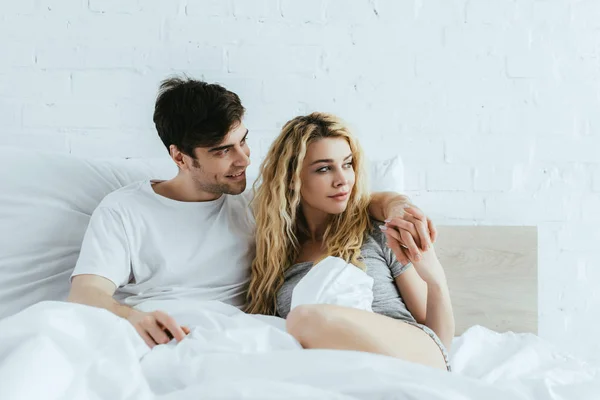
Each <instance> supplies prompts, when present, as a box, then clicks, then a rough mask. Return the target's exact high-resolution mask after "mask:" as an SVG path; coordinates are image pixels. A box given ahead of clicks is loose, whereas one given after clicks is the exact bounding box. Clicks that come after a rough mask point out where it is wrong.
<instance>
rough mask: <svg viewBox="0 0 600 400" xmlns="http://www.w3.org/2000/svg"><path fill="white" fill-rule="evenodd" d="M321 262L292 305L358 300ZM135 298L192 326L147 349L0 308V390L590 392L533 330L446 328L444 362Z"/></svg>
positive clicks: (97, 320) (109, 325)
mask: <svg viewBox="0 0 600 400" xmlns="http://www.w3.org/2000/svg"><path fill="white" fill-rule="evenodd" d="M338 260H339V259H338ZM326 262H327V263H328V264H327V265H325V266H326V267H327V268H321V266H323V265H324V264H319V265H318V266H319V268H317V266H315V267H314V268H313V270H312V271H311V272H310V273H309V274H307V277H306V280H305V281H304V283H303V284H302V285H300V284H299V286H298V288H299V289H298V292H296V291H295V292H294V294H293V297H294V300H293V302H294V305H298V304H305V303H318V302H330V303H337V304H344V305H345V303H348V304H347V305H348V306H353V307H357V308H361V307H362V308H365V307H366V308H369V307H370V306H369V304H370V303H369V302H368V298H369V296H370V294H369V291H370V290H371V289H370V288H371V284H372V282H370V281H368V280H365V279H364V277H366V276H367V275H366V274H364V273H360V274H357V273H356V271H358V270H357V269H356V268H355V267H351V268H346V265H345V264H344V263H341V264H340V263H339V262H337V261H336V260H335V259H326ZM333 275H335V277H334V278H335V279H333V278H332V276H333ZM365 299H367V300H365ZM139 308H141V309H143V310H147V311H150V310H157V309H160V310H163V311H166V312H168V313H169V314H170V315H172V316H173V317H174V318H175V319H176V320H177V321H178V323H180V324H182V325H187V326H189V327H190V328H191V333H190V334H189V335H188V336H187V337H186V338H185V339H184V340H183V341H181V342H180V343H176V342H175V341H172V342H171V343H169V344H166V345H160V346H156V347H155V348H154V349H152V350H150V349H149V348H148V347H147V346H146V344H145V343H144V341H143V340H142V339H141V338H140V337H139V336H138V334H137V332H136V331H135V329H134V328H133V327H132V326H131V325H130V324H129V322H127V321H126V320H124V319H121V318H119V317H117V316H115V315H113V314H111V313H110V312H108V311H105V310H101V309H97V308H93V307H87V306H83V305H77V304H69V303H63V302H42V303H38V304H36V305H34V306H32V307H29V308H27V309H25V310H23V311H21V312H20V313H18V314H16V315H14V316H12V317H8V318H5V319H3V320H0V399H2V400H9V399H10V400H12V399H47V400H51V399H111V400H117V399H192V398H193V399H257V400H258V399H260V400H263V399H369V400H374V399H423V400H425V399H477V400H479V399H486V400H495V399H502V400H504V399H556V400H558V399H569V400H571V399H572V400H586V399H600V368H597V367H592V366H590V365H586V364H585V363H583V362H580V361H577V360H576V359H574V358H570V357H567V356H564V355H561V354H559V353H558V352H556V351H555V350H554V349H553V348H552V347H551V346H550V345H549V344H547V343H545V342H544V341H542V340H541V339H539V338H538V337H536V336H534V335H516V334H508V333H507V334H499V333H495V332H493V331H490V330H487V329H485V328H482V327H473V328H471V329H470V330H469V331H467V332H466V333H465V334H463V335H462V336H461V337H459V338H456V339H455V342H454V345H453V348H452V351H451V360H452V363H453V372H452V373H447V372H444V371H441V370H437V369H433V368H429V367H425V366H421V365H416V364H411V363H408V362H404V361H401V360H398V359H393V358H390V357H383V356H377V355H373V354H367V353H359V352H350V351H334V350H330V351H326V350H303V349H302V348H301V346H300V345H299V344H298V343H297V342H296V340H295V339H294V338H293V337H292V336H290V335H288V334H287V333H286V331H285V322H284V321H283V320H282V319H280V318H275V317H267V316H252V315H247V314H244V313H243V312H241V311H239V310H238V309H236V308H234V307H231V306H228V305H225V304H222V303H218V302H194V301H189V300H187V301H183V300H172V301H148V302H146V303H143V305H142V306H140V307H139Z"/></svg>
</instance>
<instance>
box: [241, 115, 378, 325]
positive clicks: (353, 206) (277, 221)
mask: <svg viewBox="0 0 600 400" xmlns="http://www.w3.org/2000/svg"><path fill="white" fill-rule="evenodd" d="M324 138H344V139H346V140H347V141H348V144H349V146H350V149H351V151H352V156H353V164H354V172H355V176H356V179H355V184H354V187H353V188H352V191H351V193H350V197H349V200H348V205H347V207H346V210H345V211H344V212H342V213H341V214H338V215H331V217H330V220H329V223H328V226H327V228H326V230H325V233H324V235H323V243H324V247H325V249H326V251H325V254H324V255H323V256H322V258H321V259H323V258H325V257H327V256H336V257H340V258H342V259H344V260H346V261H347V262H351V263H353V264H355V265H357V266H359V267H360V268H362V269H363V270H364V264H363V263H362V261H361V258H360V248H361V246H362V244H363V240H364V238H365V234H366V233H367V232H368V231H369V230H370V229H371V224H370V220H369V214H368V206H369V198H370V196H369V192H368V190H367V186H368V185H367V181H366V174H365V165H364V156H363V152H362V149H361V148H360V146H359V144H358V142H357V141H356V139H355V138H354V136H353V135H352V134H351V133H350V130H349V129H348V127H347V126H346V124H344V122H342V121H341V120H340V119H339V118H337V117H336V116H334V115H331V114H325V113H318V112H315V113H312V114H310V115H306V116H300V117H296V118H294V119H292V120H291V121H288V122H287V123H286V124H285V126H284V127H283V129H282V131H281V133H280V135H279V136H278V137H277V139H276V140H275V141H274V143H273V144H272V145H271V148H270V149H269V152H268V154H267V156H266V158H265V160H264V161H263V163H262V164H261V166H260V175H259V180H258V181H257V182H256V183H255V185H254V190H255V197H254V200H253V208H254V212H255V217H256V258H255V259H254V261H253V263H252V275H251V279H250V286H249V289H248V294H247V308H246V311H247V312H249V313H254V314H266V315H274V314H276V310H277V292H278V290H279V288H280V287H281V285H282V284H283V281H284V273H285V271H286V269H287V268H289V267H290V266H291V265H293V263H294V262H295V261H296V259H297V257H298V254H299V251H300V245H301V242H300V241H301V240H302V238H303V237H306V236H308V232H307V230H306V224H305V220H304V216H303V214H302V209H301V207H300V200H301V196H300V187H301V184H302V182H301V180H300V172H301V170H302V165H303V162H304V158H305V156H306V150H307V148H308V146H309V145H310V144H311V143H313V142H315V141H318V140H321V139H324ZM318 261H319V260H317V262H318Z"/></svg>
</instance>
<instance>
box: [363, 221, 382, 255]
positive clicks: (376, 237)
mask: <svg viewBox="0 0 600 400" xmlns="http://www.w3.org/2000/svg"><path fill="white" fill-rule="evenodd" d="M381 225H384V222H382V221H378V220H376V219H374V218H371V226H370V228H369V229H368V230H367V232H366V234H365V239H364V242H363V246H362V250H363V251H364V250H365V249H377V250H382V249H383V248H384V246H385V244H386V243H387V242H386V238H385V234H384V233H383V232H382V231H381V229H379V227H380V226H381Z"/></svg>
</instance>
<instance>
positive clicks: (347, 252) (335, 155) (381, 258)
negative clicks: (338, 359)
mask: <svg viewBox="0 0 600 400" xmlns="http://www.w3.org/2000/svg"><path fill="white" fill-rule="evenodd" d="M260 172H261V175H260V176H261V179H260V180H259V183H258V186H257V188H256V196H255V199H254V204H255V217H256V223H257V231H256V246H257V247H256V251H257V254H256V258H255V260H254V262H253V264H252V277H251V281H250V287H249V290H248V308H247V311H248V312H251V313H257V314H267V315H277V314H278V315H280V316H281V317H284V318H286V326H287V330H288V332H289V333H290V334H292V335H293V336H294V337H295V338H296V339H297V340H298V341H299V342H300V344H302V346H303V347H304V348H329V349H346V350H357V351H367V352H373V353H379V354H384V355H389V356H394V357H398V358H402V359H404V360H407V361H412V362H417V363H421V364H425V365H429V366H433V367H439V368H445V369H448V370H450V365H449V362H448V353H447V348H449V346H450V344H451V341H452V338H453V336H454V317H453V315H452V307H451V304H450V298H449V294H448V287H447V285H446V279H445V275H444V271H443V268H442V266H441V264H440V262H439V261H438V259H437V256H436V254H435V250H434V249H433V247H430V248H429V249H428V250H427V251H423V252H422V253H420V254H418V256H417V257H416V259H414V257H413V259H411V261H412V263H408V264H407V265H401V264H400V263H399V262H398V261H397V259H406V255H407V253H405V252H404V248H403V247H401V246H398V243H400V235H401V233H402V231H403V230H413V231H414V230H416V229H418V230H421V229H426V227H427V224H426V220H425V218H424V216H423V215H422V214H421V213H420V212H419V211H418V210H416V209H414V208H408V209H407V212H408V213H409V214H411V215H407V216H406V217H405V218H404V219H405V220H406V219H407V220H408V221H410V222H407V221H405V220H402V219H397V220H392V221H388V222H386V223H385V224H384V225H380V224H379V223H377V224H376V223H375V221H372V220H370V218H369V215H368V203H369V195H368V192H367V189H366V181H365V176H364V175H365V166H364V157H363V154H362V151H361V149H360V147H359V145H358V143H357V141H356V139H355V138H354V137H353V136H352V134H351V133H350V132H349V130H348V128H347V127H346V126H345V125H344V124H343V123H342V121H340V120H339V119H338V118H336V117H335V116H333V115H329V114H323V113H313V114H310V115H308V116H302V117H297V118H295V119H293V120H291V121H289V122H288V123H287V124H286V125H285V126H284V127H283V130H282V132H281V134H280V135H279V137H278V138H277V139H276V140H275V142H274V143H273V145H272V146H271V148H270V150H269V153H268V155H267V157H266V159H265V161H264V162H263V164H262V165H261V170H260ZM413 233H414V234H413V236H414V237H417V236H418V235H417V234H416V233H415V232H413ZM388 243H389V246H388ZM392 249H393V250H392ZM327 256H335V257H340V258H342V259H344V260H345V261H346V262H348V263H351V264H353V265H355V266H357V267H359V268H361V269H363V270H364V271H365V272H366V273H367V274H369V275H370V276H371V277H372V278H373V281H374V283H373V297H374V298H373V304H372V310H373V312H368V311H364V310H359V309H354V308H348V307H341V306H336V305H330V304H319V305H302V306H298V307H295V308H294V309H293V310H292V311H291V312H290V302H291V293H292V291H293V289H294V287H295V285H296V284H297V283H298V281H300V279H301V278H302V277H303V276H305V275H306V273H307V272H308V271H309V270H310V269H311V267H312V266H313V265H315V264H316V263H318V262H319V261H320V260H323V259H324V258H326V257H327Z"/></svg>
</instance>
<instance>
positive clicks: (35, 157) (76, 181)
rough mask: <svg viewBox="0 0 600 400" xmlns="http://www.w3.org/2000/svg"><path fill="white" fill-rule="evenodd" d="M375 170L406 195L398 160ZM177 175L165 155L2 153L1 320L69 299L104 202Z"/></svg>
mask: <svg viewBox="0 0 600 400" xmlns="http://www.w3.org/2000/svg"><path fill="white" fill-rule="evenodd" d="M255 168H256V167H255ZM370 168H371V174H372V177H371V187H372V188H373V190H375V191H381V190H393V191H399V192H401V191H402V188H403V167H402V161H401V159H400V157H395V158H393V159H390V160H385V161H377V162H374V163H373V164H372V165H371V167H370ZM255 171H256V169H255ZM176 172H177V168H176V166H175V164H174V163H173V162H172V160H171V159H170V158H168V157H167V156H166V155H165V158H164V159H128V160H126V159H97V158H93V159H92V158H89V159H86V158H80V157H76V156H72V155H66V154H60V153H48V152H41V151H31V150H21V149H17V148H11V147H0V318H3V317H6V316H9V315H12V314H14V313H16V312H18V311H20V310H22V309H24V308H26V307H28V306H30V305H32V304H35V303H37V302H39V301H43V300H64V299H65V298H66V296H67V294H68V291H69V276H70V274H71V272H72V270H73V268H74V267H75V263H76V261H77V257H78V255H79V249H80V246H81V242H82V240H83V235H84V233H85V230H86V228H87V225H88V222H89V219H90V216H91V214H92V212H93V211H94V209H95V208H96V206H97V205H98V203H99V202H100V201H101V200H102V198H103V197H104V196H106V195H107V194H108V193H110V192H112V191H114V190H116V189H118V188H120V187H122V186H125V185H127V184H129V183H132V182H135V181H138V180H143V179H151V178H155V179H170V178H171V177H173V176H175V174H176ZM251 175H252V174H251V173H249V178H250V177H251ZM248 186H249V187H250V185H248Z"/></svg>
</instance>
